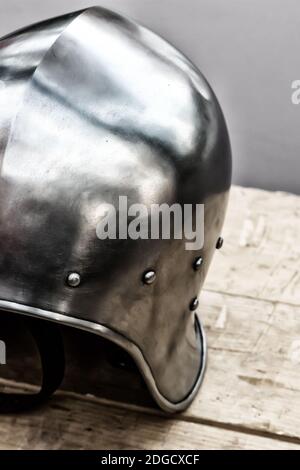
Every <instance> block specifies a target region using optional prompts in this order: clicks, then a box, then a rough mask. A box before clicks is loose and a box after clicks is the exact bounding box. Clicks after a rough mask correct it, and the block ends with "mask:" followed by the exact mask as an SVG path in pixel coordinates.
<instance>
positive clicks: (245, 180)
mask: <svg viewBox="0 0 300 470" xmlns="http://www.w3.org/2000/svg"><path fill="white" fill-rule="evenodd" d="M95 4H97V0H94V1H91V2H90V1H88V0H72V1H71V0H51V1H50V0H49V1H46V0H44V1H42V0H0V36H1V35H4V34H6V33H8V32H10V31H12V30H14V29H17V28H20V27H22V26H24V25H26V24H29V23H32V22H35V21H39V20H42V19H45V18H47V17H50V16H56V15H59V14H62V13H65V12H68V11H73V10H77V9H80V8H84V7H87V6H90V5H95ZM98 4H99V5H102V6H105V7H108V8H111V9H113V10H116V11H118V12H120V13H123V14H125V15H127V16H130V17H132V18H134V19H136V20H138V21H140V22H141V23H143V24H144V25H146V26H148V27H150V28H151V29H153V30H154V31H156V32H157V33H160V34H161V35H162V36H164V37H165V38H166V39H168V40H169V41H170V42H172V43H173V44H174V45H175V46H177V47H178V48H179V49H181V50H182V51H183V52H184V53H185V54H187V55H188V56H189V57H190V59H192V61H193V62H194V63H195V64H196V65H197V66H198V67H199V68H200V69H201V71H202V72H203V73H204V75H205V76H206V78H207V79H208V80H209V82H210V83H211V85H212V86H213V88H214V90H215V92H216V94H217V96H218V98H219V101H220V103H221V105H222V107H223V109H224V113H225V117H226V119H227V123H228V127H229V132H230V135H231V141H232V148H233V157H234V182H235V183H238V184H242V185H246V186H257V187H261V188H265V189H272V190H285V191H292V192H296V193H298V194H300V160H299V155H300V137H299V133H300V132H299V131H300V105H298V106H296V105H293V104H292V101H291V94H292V90H291V83H292V81H293V80H296V79H300V53H299V45H300V2H299V0H285V1H283V0H101V1H99V2H98Z"/></svg>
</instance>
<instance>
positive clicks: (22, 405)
mask: <svg viewBox="0 0 300 470" xmlns="http://www.w3.org/2000/svg"><path fill="white" fill-rule="evenodd" d="M25 325H26V326H27V327H28V329H29V331H30V333H31V335H32V337H33V339H34V340H35V342H36V345H37V348H38V350H39V354H40V358H41V365H42V373H43V377H42V385H41V389H40V391H39V392H38V393H34V394H23V393H20V394H19V393H0V414H4V413H19V412H21V411H26V410H29V409H31V408H34V407H36V406H39V405H41V404H42V403H44V402H45V401H46V400H47V399H48V398H49V397H50V396H51V395H52V394H53V393H54V392H55V391H56V390H57V388H58V387H59V386H60V384H61V382H62V380H63V377H64V371H65V355H64V346H63V339H62V336H61V332H60V329H59V327H58V326H57V325H56V324H54V323H50V322H48V321H44V320H39V319H34V318H29V317H28V318H26V319H25Z"/></svg>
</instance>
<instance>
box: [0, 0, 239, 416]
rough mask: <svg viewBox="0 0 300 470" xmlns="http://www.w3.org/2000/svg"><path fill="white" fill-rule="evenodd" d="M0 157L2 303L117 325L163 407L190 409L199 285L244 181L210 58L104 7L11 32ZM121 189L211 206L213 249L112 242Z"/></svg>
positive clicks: (0, 80)
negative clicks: (232, 192)
mask: <svg viewBox="0 0 300 470" xmlns="http://www.w3.org/2000/svg"><path fill="white" fill-rule="evenodd" d="M0 162H1V175H0V308H1V310H4V311H9V312H17V313H20V314H23V315H26V316H30V317H36V318H39V319H43V320H48V321H51V322H56V323H59V324H63V325H69V326H73V327H75V328H80V329H83V330H86V331H90V332H92V333H95V334H96V335H100V336H102V337H105V338H108V339H109V340H111V341H113V342H114V343H117V344H118V345H119V346H121V347H122V348H124V349H125V350H126V351H127V352H128V353H129V354H130V355H131V356H132V357H133V359H134V360H135V362H136V364H137V366H138V368H139V369H140V371H141V373H142V375H143V377H144V379H145V381H146V383H147V385H148V388H149V390H150V392H151V394H152V396H153V397H154V399H155V400H156V402H157V403H158V405H159V406H160V407H162V408H163V409H165V410H167V411H177V410H182V409H184V408H186V407H187V406H188V405H189V403H190V402H191V401H192V399H193V398H194V396H195V394H196V392H197V390H198V387H199V385H200V383H201V381H202V377H203V371H204V367H205V357H206V349H205V339H204V334H203V330H202V327H201V323H200V318H199V315H198V313H196V311H197V295H198V292H199V289H200V288H201V286H202V284H203V282H204V279H205V276H206V273H207V270H208V268H209V264H210V261H211V258H212V255H213V253H214V251H215V248H216V244H218V245H220V241H219V242H218V239H219V237H220V233H221V228H222V224H223V219H224V215H225V209H226V205H227V199H228V191H229V187H230V181H231V152H230V144H229V138H228V133H227V129H226V125H225V122H224V118H223V115H222V112H221V110H220V107H219V104H218V102H217V100H216V97H215V95H214V93H213V91H212V90H211V88H210V87H209V85H208V84H207V82H206V80H205V79H204V78H203V76H202V75H201V73H200V72H199V71H198V69H197V68H196V67H195V66H194V65H193V64H192V63H191V62H190V61H189V60H188V59H187V58H186V57H185V56H184V55H182V54H181V53H180V52H179V51H178V50H176V49H175V48H174V47H172V46H171V45H170V44H169V43H167V42H166V41H165V40H163V39H161V38H160V37H159V36H157V35H156V34H154V33H152V32H151V31H149V30H148V29H146V28H144V27H142V26H139V25H137V24H136V23H134V22H132V21H130V20H128V19H126V18H124V17H122V16H120V15H118V14H115V13H113V12H111V11H108V10H106V9H103V8H98V7H95V8H89V9H86V10H84V11H80V12H76V13H72V14H69V15H66V16H62V17H59V18H55V19H51V20H49V21H46V22H43V23H39V24H36V25H33V26H30V27H28V28H26V29H23V30H20V31H18V32H16V33H13V34H11V35H9V36H6V37H5V38H3V39H2V40H1V41H0ZM120 195H125V196H127V198H128V201H129V204H132V203H142V204H144V205H146V206H148V205H150V204H162V203H167V204H169V205H172V204H173V203H177V204H180V205H181V206H182V207H183V205H184V204H193V205H195V204H199V203H201V204H204V207H205V224H204V245H203V247H202V248H201V249H199V250H196V251H195V250H186V247H185V242H186V240H185V239H184V237H183V238H182V239H176V238H175V237H173V238H171V239H169V240H166V239H156V240H154V239H151V238H148V239H138V240H132V239H129V238H127V239H124V238H122V237H119V238H116V239H107V240H100V239H99V237H98V236H97V223H98V219H99V207H103V204H104V205H105V204H115V205H116V203H117V201H118V198H119V196H120ZM44 324H45V325H47V322H44ZM79 347H80V346H79Z"/></svg>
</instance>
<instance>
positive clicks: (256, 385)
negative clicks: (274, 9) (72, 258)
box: [0, 187, 300, 449]
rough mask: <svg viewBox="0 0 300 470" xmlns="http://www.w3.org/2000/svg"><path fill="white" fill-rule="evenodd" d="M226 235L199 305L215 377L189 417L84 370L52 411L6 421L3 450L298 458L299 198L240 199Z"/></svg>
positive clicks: (234, 195)
mask: <svg viewBox="0 0 300 470" xmlns="http://www.w3.org/2000/svg"><path fill="white" fill-rule="evenodd" d="M223 234H224V238H225V244H224V247H223V249H222V250H220V251H218V252H216V255H215V258H214V261H213V265H212V268H211V270H210V273H209V277H208V279H207V281H206V283H205V291H203V292H202V293H201V302H200V312H201V317H202V319H203V322H204V325H205V329H206V332H207V339H208V348H209V359H208V367H207V373H206V377H205V380H204V383H203V386H202V388H201V390H200V392H199V394H198V396H197V398H196V399H195V401H194V403H193V404H192V406H191V407H190V408H189V409H188V410H187V411H186V412H185V413H183V414H179V415H176V416H172V417H168V416H166V415H164V414H163V413H162V412H161V411H159V410H158V409H157V408H156V407H155V406H154V405H153V403H152V401H151V399H150V398H149V395H148V393H147V391H146V390H145V388H144V386H143V385H142V383H141V380H140V378H139V377H138V375H137V374H136V372H135V371H133V370H129V371H128V370H124V371H117V370H116V369H115V368H113V366H110V365H107V364H108V361H106V360H103V359H99V361H100V363H99V364H100V365H99V367H98V368H96V369H95V367H94V368H93V367H91V366H90V365H89V362H91V361H87V363H86V364H85V366H84V365H80V364H79V363H80V361H81V360H84V359H82V358H79V359H78V358H77V359H76V360H75V363H74V362H73V363H72V366H71V367H70V369H71V370H70V372H69V374H68V377H67V379H66V382H65V383H64V386H63V389H64V390H62V391H60V392H58V394H57V395H56V396H55V397H54V398H53V399H52V401H51V402H50V403H49V404H48V405H47V406H45V407H44V408H42V409H40V410H37V411H34V412H32V413H27V414H23V415H19V416H2V417H0V448H1V449H28V448H29V449H212V448H214V449H215V448H216V449H255V448H261V449H285V448H298V449H299V448H300V269H299V266H300V197H297V196H294V195H291V194H286V193H279V192H278V193H276V192H267V191H261V190H256V189H245V188H240V187H234V188H233V189H232V192H231V199H230V205H229V212H228V216H227V219H226V225H225V227H224V231H223ZM71 343H72V341H70V344H71ZM101 347H102V349H103V350H106V347H107V345H106V344H104V346H103V345H102V346H101ZM91 348H92V350H91V351H89V352H88V353H87V355H88V354H90V355H91V356H94V355H95V351H94V350H93V346H92V347H91ZM75 349H76V348H75V346H74V345H73V351H72V346H70V356H71V354H72V353H74V350H75ZM100 356H101V354H100ZM78 361H79V362H78ZM101 361H102V362H101ZM105 361H106V362H105ZM99 369H101V374H100V376H98V377H95V375H97V373H96V372H97V371H98V372H99ZM1 370H2V369H1ZM1 370H0V372H1ZM76 371H77V374H76V373H75V372H76ZM87 374H88V376H89V378H88V380H86V379H85V378H84V377H85V376H86V375H87ZM33 375H34V374H33ZM76 377H77V378H76ZM8 378H9V379H10V380H6V379H5V380H2V387H4V388H5V389H11V388H13V389H14V388H16V387H25V388H31V386H29V385H24V384H23V385H22V384H20V383H16V382H15V381H14V380H12V379H14V378H15V377H12V376H9V374H8ZM34 382H35V380H34V379H33V383H34ZM99 382H100V384H99ZM96 384H97V385H96ZM68 390H69V391H68ZM70 390H72V391H70ZM87 392H91V393H93V395H90V394H87Z"/></svg>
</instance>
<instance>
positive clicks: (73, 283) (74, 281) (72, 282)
mask: <svg viewBox="0 0 300 470" xmlns="http://www.w3.org/2000/svg"><path fill="white" fill-rule="evenodd" d="M80 282H81V278H80V274H78V273H70V274H69V275H68V277H67V284H68V286H70V287H78V286H79V284H80Z"/></svg>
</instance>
